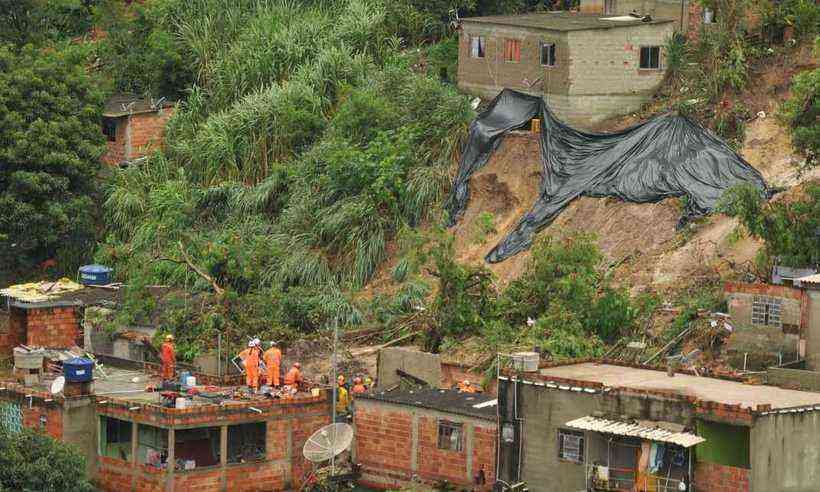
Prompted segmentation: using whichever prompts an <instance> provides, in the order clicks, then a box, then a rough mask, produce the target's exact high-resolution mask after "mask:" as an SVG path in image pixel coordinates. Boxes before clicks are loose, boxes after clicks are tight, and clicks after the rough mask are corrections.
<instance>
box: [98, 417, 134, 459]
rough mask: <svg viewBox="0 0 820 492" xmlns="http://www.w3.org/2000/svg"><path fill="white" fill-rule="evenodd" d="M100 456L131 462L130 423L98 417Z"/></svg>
mask: <svg viewBox="0 0 820 492" xmlns="http://www.w3.org/2000/svg"><path fill="white" fill-rule="evenodd" d="M100 423H101V425H100V454H101V455H102V456H107V457H109V458H116V459H120V460H123V461H131V429H132V426H133V425H134V424H132V423H131V422H128V421H125V420H120V419H115V418H111V417H100Z"/></svg>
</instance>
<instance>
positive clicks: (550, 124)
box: [447, 89, 769, 263]
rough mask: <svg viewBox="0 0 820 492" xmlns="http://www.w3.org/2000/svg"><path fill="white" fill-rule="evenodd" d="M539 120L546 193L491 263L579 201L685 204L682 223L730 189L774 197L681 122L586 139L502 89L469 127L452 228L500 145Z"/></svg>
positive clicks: (732, 157) (740, 162)
mask: <svg viewBox="0 0 820 492" xmlns="http://www.w3.org/2000/svg"><path fill="white" fill-rule="evenodd" d="M535 120H538V121H539V123H538V124H539V125H540V138H541V186H540V187H541V192H540V195H539V197H538V200H537V201H536V202H535V203H534V204H533V206H532V208H531V209H530V211H529V212H528V213H527V214H526V215H525V216H524V217H522V218H521V220H520V221H519V222H518V224H517V226H516V227H515V229H514V230H512V231H511V232H510V233H509V234H508V235H507V236H506V237H505V238H504V239H503V240H502V241H501V243H499V244H498V245H496V246H495V247H494V248H493V249H492V250H491V251H490V252H489V253H488V254H487V256H486V260H487V261H489V262H491V263H495V262H499V261H503V260H505V259H506V258H509V257H510V256H513V255H515V254H517V253H519V252H521V251H523V250H525V249H527V248H529V247H530V245H531V243H532V239H533V236H534V235H535V234H536V233H537V232H538V231H540V230H542V229H543V228H545V227H547V226H548V225H549V224H551V223H552V221H553V220H555V218H556V217H557V216H558V214H560V213H561V211H562V210H563V209H564V208H565V207H566V206H567V205H568V204H569V203H570V202H571V201H572V200H574V199H575V198H577V197H579V196H582V195H584V196H591V197H596V198H603V197H615V198H619V199H621V200H624V201H629V202H635V203H646V202H656V201H659V200H662V199H664V198H670V197H685V198H686V201H685V209H684V212H683V217H682V219H681V220H682V222H685V221H686V220H688V219H691V218H692V217H696V216H699V215H703V214H707V213H710V212H712V211H713V210H715V208H716V207H717V205H718V201H719V200H720V198H721V196H722V195H723V193H724V192H725V191H726V190H728V189H729V188H731V187H733V186H737V185H742V184H746V185H750V186H753V187H755V188H757V189H758V190H759V191H760V193H761V194H768V191H769V189H768V187H767V185H766V183H765V181H764V180H763V177H762V175H761V174H760V173H759V172H758V171H757V170H756V169H754V168H753V167H752V166H751V165H750V164H749V163H748V162H746V161H745V160H744V159H743V158H742V157H740V156H739V155H738V154H737V153H735V152H734V151H733V150H732V149H731V148H730V147H729V146H728V145H726V143H725V142H723V141H721V140H720V139H719V138H717V137H716V136H715V135H713V134H712V133H711V132H709V131H708V130H706V129H704V128H703V127H701V126H700V125H698V124H697V123H695V122H693V121H692V120H690V119H688V118H686V117H684V116H680V115H675V114H664V115H660V116H656V117H654V118H652V119H650V120H648V121H646V122H644V123H640V124H638V125H635V126H632V127H630V128H627V129H625V130H621V131H619V132H615V133H608V134H599V133H587V132H582V131H579V130H576V129H574V128H571V127H569V126H567V125H565V124H564V123H562V122H561V121H560V120H558V119H557V118H556V117H555V116H554V115H553V113H552V111H551V110H550V108H549V107H548V106H547V105H546V104H545V103H544V101H543V100H542V99H541V98H540V97H536V96H530V95H527V94H523V93H520V92H516V91H513V90H509V89H505V90H504V91H502V92H501V94H499V95H498V97H497V98H496V99H495V100H493V102H492V103H491V104H490V106H489V107H488V108H487V109H486V110H485V111H484V112H483V113H481V114H480V115H479V116H478V117H477V118H476V119H475V120H474V121H473V123H472V124H471V125H470V136H469V140H468V142H467V145H466V148H465V151H464V153H463V154H462V156H461V161H460V163H459V169H458V174H457V175H456V178H455V180H454V182H453V189H452V191H451V193H450V197H449V199H448V202H447V210H448V212H449V215H450V223H451V225H452V224H455V222H456V221H457V220H458V218H459V216H460V214H461V213H462V211H463V210H464V208H465V207H466V205H467V201H468V200H469V183H470V177H471V176H472V175H473V173H475V172H476V170H478V169H480V168H481V167H482V166H484V165H485V164H486V163H487V161H488V160H489V158H490V156H491V155H492V153H493V152H494V151H495V149H496V148H497V147H498V145H499V143H500V141H501V138H503V136H504V135H505V134H506V133H507V132H509V131H511V130H514V129H516V128H521V127H524V126H526V125H530V124H531V122H533V121H535Z"/></svg>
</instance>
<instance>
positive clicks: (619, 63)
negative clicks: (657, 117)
mask: <svg viewBox="0 0 820 492" xmlns="http://www.w3.org/2000/svg"><path fill="white" fill-rule="evenodd" d="M675 27H676V23H675V21H674V20H672V19H661V18H652V20H650V21H648V22H644V21H643V20H642V19H638V18H632V17H628V16H619V17H601V16H599V15H593V14H581V13H572V12H548V13H536V14H525V15H515V16H490V17H473V18H466V19H463V20H462V25H461V34H460V38H459V62H458V86H459V88H460V89H462V90H464V91H466V92H470V93H474V94H477V95H480V96H482V97H495V96H496V95H497V94H498V93H499V92H500V91H501V90H502V89H504V88H511V89H516V90H519V91H522V92H527V93H530V94H534V95H540V96H543V97H544V98H545V100H546V102H547V104H548V106H549V107H550V109H551V110H552V111H553V112H554V113H555V114H556V115H557V116H558V117H559V118H560V119H562V120H564V121H567V122H569V123H572V124H589V123H594V122H597V121H600V120H603V119H605V118H607V117H610V116H614V115H619V114H625V113H628V112H630V111H634V110H637V109H638V108H640V106H641V105H642V104H644V103H645V102H647V101H648V100H649V98H650V97H651V95H652V93H653V92H654V91H655V90H656V89H657V87H658V86H659V85H660V83H661V82H662V81H663V78H664V76H665V72H666V71H665V60H664V58H665V54H664V46H665V45H666V42H667V39H668V38H669V37H670V36H671V35H672V34H673V32H674V30H675Z"/></svg>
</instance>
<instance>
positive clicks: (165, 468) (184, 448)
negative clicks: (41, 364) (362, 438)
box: [0, 365, 330, 492]
mask: <svg viewBox="0 0 820 492" xmlns="http://www.w3.org/2000/svg"><path fill="white" fill-rule="evenodd" d="M95 371H96V370H95ZM192 374H193V375H194V376H195V377H196V379H197V381H199V382H200V384H201V385H202V386H200V387H199V389H200V391H199V392H198V393H197V395H196V396H190V395H188V396H187V398H186V400H187V402H188V403H187V404H186V407H185V408H175V407H174V406H173V405H174V402H173V400H172V401H171V405H170V406H169V405H167V404H166V402H167V398H166V397H165V396H164V395H166V394H167V393H162V392H155V391H150V390H149V389H147V386H155V385H157V384H158V380H157V379H156V378H155V377H154V376H153V375H152V374H151V373H150V371H148V372H146V371H145V370H143V369H141V368H139V367H136V366H135V367H134V368H124V367H115V366H111V365H106V367H105V372H104V374H103V373H102V372H95V378H94V381H93V383H91V384H86V385H83V386H82V387H81V388H79V389H78V391H76V392H75V391H74V390H71V389H70V388H71V383H68V382H67V383H66V387H65V390H64V391H63V392H62V393H59V394H56V395H55V394H51V393H50V391H49V386H50V381H43V382H42V383H41V384H37V385H35V386H23V385H21V384H18V383H17V382H16V381H13V380H5V379H0V427H2V428H4V429H6V430H9V431H11V432H14V431H17V430H19V429H22V428H24V427H25V428H30V429H34V430H38V431H40V432H44V433H47V434H48V435H50V436H52V437H54V438H55V439H60V440H62V441H64V442H69V443H72V444H74V445H76V446H77V447H78V449H79V450H81V451H82V452H83V453H84V455H85V457H86V463H87V466H88V473H89V476H90V477H91V479H92V481H93V482H94V484H95V485H96V487H97V488H96V490H101V491H106V492H115V491H116V492H124V491H166V492H170V491H189V490H201V491H214V492H216V491H225V490H231V491H258V490H298V488H299V485H300V484H301V483H302V482H303V481H304V480H305V478H306V477H307V476H308V474H309V472H310V470H311V469H312V465H311V463H309V462H308V461H307V460H306V459H305V458H304V456H303V454H302V447H303V446H304V444H305V441H306V440H307V439H308V438H309V437H310V436H311V435H312V434H313V433H314V432H315V431H316V430H318V429H319V428H320V427H322V426H323V425H326V424H327V423H329V422H330V398H329V394H328V393H327V391H325V390H318V389H317V391H319V392H318V393H315V394H314V393H311V392H300V393H298V394H296V395H295V396H293V397H292V398H273V399H271V398H266V397H264V396H255V397H248V396H242V393H241V392H237V391H236V389H237V388H236V387H235V386H224V384H225V381H224V380H220V379H215V378H213V377H210V376H208V375H204V374H198V373H192Z"/></svg>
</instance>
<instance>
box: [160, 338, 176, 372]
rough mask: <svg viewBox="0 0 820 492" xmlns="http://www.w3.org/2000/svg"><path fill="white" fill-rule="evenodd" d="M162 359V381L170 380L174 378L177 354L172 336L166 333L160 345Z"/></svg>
mask: <svg viewBox="0 0 820 492" xmlns="http://www.w3.org/2000/svg"><path fill="white" fill-rule="evenodd" d="M159 357H160V360H161V361H162V371H161V376H162V380H163V381H171V380H173V379H175V378H176V365H177V356H176V351H175V350H174V336H173V335H166V336H165V342H163V344H162V346H161V347H160V353H159Z"/></svg>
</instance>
